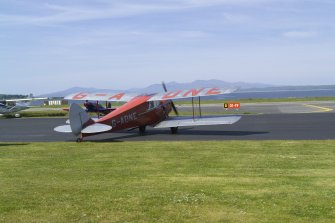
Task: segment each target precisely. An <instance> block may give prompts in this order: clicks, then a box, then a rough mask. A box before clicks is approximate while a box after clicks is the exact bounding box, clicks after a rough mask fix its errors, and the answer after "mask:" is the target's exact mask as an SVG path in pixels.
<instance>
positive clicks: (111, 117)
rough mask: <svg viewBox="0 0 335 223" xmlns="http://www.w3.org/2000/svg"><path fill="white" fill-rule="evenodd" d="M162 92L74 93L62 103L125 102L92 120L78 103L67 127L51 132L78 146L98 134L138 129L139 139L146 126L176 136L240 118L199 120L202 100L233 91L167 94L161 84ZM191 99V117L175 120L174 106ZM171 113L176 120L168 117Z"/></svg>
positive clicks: (209, 90) (73, 106) (222, 117)
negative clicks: (73, 139) (71, 138)
mask: <svg viewBox="0 0 335 223" xmlns="http://www.w3.org/2000/svg"><path fill="white" fill-rule="evenodd" d="M163 89H164V92H162V93H155V94H134V93H122V92H121V93H116V94H115V93H113V94H109V93H83V92H80V93H75V94H71V95H68V96H66V97H65V98H64V99H66V100H70V101H78V100H79V101H104V102H125V104H123V105H122V106H120V107H118V108H116V109H115V110H113V111H111V112H110V113H108V114H106V115H105V116H103V117H101V118H98V119H95V118H91V117H90V116H89V115H88V114H87V112H86V111H85V110H84V109H83V108H81V107H80V106H79V105H78V104H77V103H72V104H71V106H70V111H69V120H68V122H67V123H68V124H67V125H62V126H58V127H56V128H54V130H55V131H57V132H63V133H72V134H73V135H75V136H76V137H77V142H81V141H82V140H83V138H84V137H86V136H91V135H96V134H100V133H107V132H115V131H120V130H124V129H135V128H138V129H139V133H140V135H144V134H145V130H146V127H147V126H152V127H154V128H170V130H171V133H172V134H176V133H177V132H178V127H184V126H202V125H225V124H233V123H235V122H237V121H239V120H240V118H241V116H236V115H225V116H202V115H201V101H200V98H201V97H206V96H213V95H222V94H229V93H232V92H234V91H235V90H236V89H235V88H227V89H222V88H201V89H190V90H176V91H168V90H167V88H166V86H165V84H164V83H163ZM184 98H191V99H192V108H193V116H192V117H184V116H182V117H181V116H178V115H179V113H178V110H177V108H176V106H175V104H174V102H173V100H176V99H184ZM194 98H198V100H199V103H198V105H199V112H200V116H199V117H195V115H194V114H195V112H194V111H195V109H197V108H195V105H194ZM171 111H174V113H175V114H176V116H169V113H170V112H171Z"/></svg>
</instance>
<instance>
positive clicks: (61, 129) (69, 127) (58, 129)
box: [54, 125, 72, 133]
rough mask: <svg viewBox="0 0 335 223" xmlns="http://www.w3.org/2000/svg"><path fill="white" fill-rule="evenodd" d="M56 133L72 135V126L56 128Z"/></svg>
mask: <svg viewBox="0 0 335 223" xmlns="http://www.w3.org/2000/svg"><path fill="white" fill-rule="evenodd" d="M54 131H56V132H64V133H71V132H72V130H71V126H70V125H61V126H57V127H56V128H54Z"/></svg>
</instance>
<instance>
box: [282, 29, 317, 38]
mask: <svg viewBox="0 0 335 223" xmlns="http://www.w3.org/2000/svg"><path fill="white" fill-rule="evenodd" d="M282 35H283V36H284V37H287V38H297V39H300V38H301V39H303V38H312V37H316V36H317V35H318V33H317V32H315V31H289V32H285V33H283V34H282Z"/></svg>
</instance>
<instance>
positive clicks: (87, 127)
mask: <svg viewBox="0 0 335 223" xmlns="http://www.w3.org/2000/svg"><path fill="white" fill-rule="evenodd" d="M69 118H70V125H62V126H58V127H56V128H54V130H55V131H56V132H72V133H73V134H74V135H75V136H79V135H80V134H81V133H87V134H89V133H100V132H106V131H109V130H111V129H112V127H111V126H109V125H105V124H100V123H95V121H94V120H93V119H91V118H90V116H89V115H88V114H87V113H86V111H85V110H84V109H82V108H81V107H80V106H79V105H77V104H75V103H73V104H71V107H70V113H69Z"/></svg>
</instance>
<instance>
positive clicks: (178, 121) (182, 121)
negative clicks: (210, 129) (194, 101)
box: [154, 116, 241, 128]
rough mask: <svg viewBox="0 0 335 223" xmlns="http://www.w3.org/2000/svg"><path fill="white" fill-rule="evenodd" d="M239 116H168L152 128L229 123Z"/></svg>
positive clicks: (238, 118)
mask: <svg viewBox="0 0 335 223" xmlns="http://www.w3.org/2000/svg"><path fill="white" fill-rule="evenodd" d="M240 119H241V116H211V117H201V118H194V119H193V117H169V118H168V119H166V120H164V121H162V122H160V123H158V124H157V125H156V126H154V128H171V127H183V126H201V125H230V124H234V123H235V122H238V121H239V120H240Z"/></svg>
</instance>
